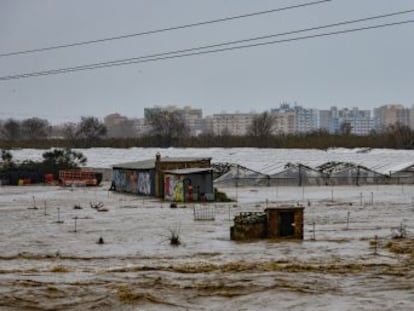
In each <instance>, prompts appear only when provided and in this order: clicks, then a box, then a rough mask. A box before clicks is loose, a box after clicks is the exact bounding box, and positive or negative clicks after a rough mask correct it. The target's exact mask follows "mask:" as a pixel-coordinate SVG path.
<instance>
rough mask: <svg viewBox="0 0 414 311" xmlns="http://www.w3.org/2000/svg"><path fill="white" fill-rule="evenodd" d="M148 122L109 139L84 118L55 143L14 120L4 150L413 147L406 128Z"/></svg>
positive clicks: (164, 115)
mask: <svg viewBox="0 0 414 311" xmlns="http://www.w3.org/2000/svg"><path fill="white" fill-rule="evenodd" d="M146 122H147V124H148V125H149V126H150V128H151V131H150V132H149V133H148V134H147V135H145V136H143V137H135V138H128V137H125V138H107V137H106V133H107V128H106V127H105V125H104V124H103V123H101V122H100V121H99V120H98V119H97V118H94V117H83V118H82V119H81V121H80V122H79V123H78V124H76V123H68V124H65V125H64V127H63V129H62V133H61V137H60V138H59V139H51V138H50V137H49V136H48V133H49V130H48V129H49V127H50V125H49V124H48V122H47V121H46V120H42V119H37V118H31V119H27V120H23V121H21V122H17V121H15V120H12V119H9V120H7V121H6V122H5V123H4V124H3V125H2V126H1V128H0V133H1V138H2V140H0V147H1V148H13V147H26V148H28V147H37V148H50V147H67V148H74V147H76V148H85V147H92V146H96V147H118V148H129V147H133V146H141V147H170V146H176V147H265V148H320V149H325V148H329V147H348V148H355V147H372V148H403V149H413V148H414V131H413V130H411V129H410V128H409V127H408V126H405V125H401V124H395V125H392V126H389V127H388V128H387V129H386V130H385V131H383V132H381V133H376V132H372V133H371V134H370V135H367V136H358V135H353V134H351V131H350V127H349V125H346V124H345V125H344V126H343V127H341V130H340V132H339V133H336V134H329V133H328V132H326V131H323V130H319V131H314V132H310V133H300V134H295V135H286V134H279V135H275V134H274V125H275V121H274V119H273V117H272V116H271V114H269V113H267V112H264V113H262V114H259V115H257V116H256V117H255V118H254V119H253V122H252V124H251V125H250V126H249V128H248V131H247V134H246V135H245V136H231V135H229V134H226V133H222V134H221V135H214V134H212V133H204V134H201V135H199V136H190V135H189V132H190V131H189V129H188V127H187V125H186V123H185V121H184V120H183V118H182V116H181V115H180V114H179V113H176V112H170V111H164V110H161V111H159V112H156V113H152V114H150V115H147V116H146Z"/></svg>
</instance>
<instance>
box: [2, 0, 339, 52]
mask: <svg viewBox="0 0 414 311" xmlns="http://www.w3.org/2000/svg"><path fill="white" fill-rule="evenodd" d="M330 1H332V0H319V1H313V2H306V3H301V4H295V5H291V6H286V7H281V8H275V9H271V10H266V11H259V12H253V13H247V14H243V15H237V16H229V17H224V18H219V19H213V20H207V21H202V22H197V23H191V24H184V25H180V26H173V27H168V28H161V29H155V30H148V31H143V32H138V33H132V34H125V35H119V36H114V37H107V38H102V39H95V40H88V41H79V42H73V43H67V44H62V45H54V46H48V47H42V48H36V49H28V50H21V51H14V52H6V53H1V54H0V57H7V56H15V55H22V54H29V53H36V52H45V51H51V50H57V49H63V48H69V47H75V46H82V45H89V44H96V43H102V42H107V41H113V40H121V39H127V38H132V37H138V36H145V35H152V34H157V33H162V32H167V31H173V30H180V29H185V28H191V27H198V26H203V25H209V24H215V23H222V22H228V21H233V20H237V19H242V18H247V17H253V16H259V15H265V14H270V13H276V12H282V11H287V10H293V9H299V8H303V7H307V6H312V5H319V4H322V3H325V2H330Z"/></svg>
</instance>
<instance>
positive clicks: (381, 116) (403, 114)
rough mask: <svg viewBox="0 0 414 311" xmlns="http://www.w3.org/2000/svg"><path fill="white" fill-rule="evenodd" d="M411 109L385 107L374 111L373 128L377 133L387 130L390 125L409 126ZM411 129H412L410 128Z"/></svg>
mask: <svg viewBox="0 0 414 311" xmlns="http://www.w3.org/2000/svg"><path fill="white" fill-rule="evenodd" d="M411 113H412V109H409V108H406V107H404V106H403V105H395V104H393V105H385V106H381V107H378V108H375V109H374V120H375V128H376V129H377V130H378V131H383V130H385V129H387V127H388V126H390V125H395V124H397V123H398V124H401V125H406V126H411V120H412V117H411ZM411 128H413V127H411Z"/></svg>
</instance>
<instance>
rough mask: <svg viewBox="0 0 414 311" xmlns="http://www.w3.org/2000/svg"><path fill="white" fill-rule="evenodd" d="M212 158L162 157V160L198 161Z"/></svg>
mask: <svg viewBox="0 0 414 311" xmlns="http://www.w3.org/2000/svg"><path fill="white" fill-rule="evenodd" d="M210 160H211V158H208V157H205V158H200V157H161V162H196V161H210Z"/></svg>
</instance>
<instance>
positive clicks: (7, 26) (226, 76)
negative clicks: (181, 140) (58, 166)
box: [0, 0, 414, 123]
mask: <svg viewBox="0 0 414 311" xmlns="http://www.w3.org/2000/svg"><path fill="white" fill-rule="evenodd" d="M312 1H313V0H285V1H283V0H272V1H271V0H255V1H252V0H204V1H202V0H174V1H173V0H122V1H121V0H117V1H116V0H112V1H109V0H71V1H67V0H48V1H47V0H39V1H34V0H0V54H3V53H7V52H15V51H20V50H28V49H35V48H43V47H48V46H54V45H61V44H67V43H73V42H79V41H87V40H94V39H101V38H106V37H113V36H118V35H124V34H131V33H138V32H143V31H148V30H155V29H160V28H166V27H171V26H179V25H183V24H190V23H196V22H201V21H206V20H212V19H218V18H223V17H229V16H236V15H241V14H246V13H252V12H257V11H264V10H269V9H275V8H278V7H284V6H289V5H294V4H301V3H306V2H312ZM408 9H414V1H413V0H332V1H330V2H326V3H323V4H319V5H314V6H308V7H302V8H299V9H295V10H289V11H283V12H276V13H271V14H266V15H261V16H255V17H250V18H244V19H238V20H233V21H228V22H222V23H216V24H210V25H204V26H200V27H192V28H187V29H183V30H177V31H169V32H163V33H159V34H153V35H147V36H139V37H133V38H129V39H124V40H114V41H109V42H104V43H99V44H93V45H86V46H79V47H72V48H65V49H59V50H52V51H47V52H42V53H29V54H24V55H15V56H8V57H0V76H1V77H4V76H8V75H15V74H22V73H30V72H37V71H43V70H49V69H57V68H65V67H71V66H76V65H85V64H91V63H97V62H104V61H112V60H119V59H124V58H131V57H139V56H144V55H150V54H155V53H161V52H166V51H172V50H177V49H184V48H191V47H197V46H202V45H208V44H215V43H221V42H225V41H233V40H239V39H246V38H251V37H256V36H262V35H269V34H276V33H281V32H286V31H291V30H297V29H303V28H307V27H313V26H320V25H324V24H329V23H335V22H339V21H344V20H351V19H356V18H363V17H368V16H374V15H380V14H385V13H390V12H396V11H401V10H408ZM410 19H411V20H414V13H410V14H406V15H401V16H395V17H391V18H386V19H381V20H376V21H370V22H365V23H360V24H355V25H347V26H343V27H337V28H332V29H326V30H322V31H318V32H312V33H306V34H300V35H309V34H316V33H321V32H329V31H336V30H340V29H350V28H356V27H362V26H368V25H374V24H379V23H391V22H396V21H402V20H410ZM296 36H298V35H296ZM291 37H292V36H291ZM283 38H285V37H283ZM286 38H287V37H286ZM276 39H282V37H279V38H276ZM413 39H414V23H410V24H405V25H399V26H394V27H388V28H383V29H376V30H367V31H364V32H358V33H349V34H343V35H336V36H332V37H322V38H316V39H309V40H301V41H295V42H289V43H283V44H274V45H267V46H261V47H254V48H247V49H240V50H236V51H227V52H222V53H215V54H208V55H199V56H190V57H185V58H179V59H172V60H164V61H157V62H148V63H140V64H130V65H126V66H119V67H111V68H102V69H96V70H87V71H81V72H74V73H67V74H59V75H48V76H43V77H33V78H25V79H18V80H8V81H0V107H1V109H0V119H7V118H17V119H23V118H28V117H33V116H36V117H41V118H47V119H49V120H50V121H51V122H52V123H58V122H67V121H79V120H80V117H81V116H97V117H99V118H103V117H104V116H105V115H107V114H110V113H114V112H118V113H121V114H123V115H126V116H128V117H142V116H143V111H144V108H145V107H152V106H154V105H160V106H166V105H178V106H184V105H188V106H192V107H195V108H201V109H203V113H204V115H211V114H213V113H220V112H236V111H240V112H251V111H256V112H262V111H264V110H268V109H270V108H273V107H278V106H279V105H280V103H281V102H290V103H295V102H296V103H297V104H298V105H301V106H304V107H308V108H317V109H329V107H330V106H333V105H336V106H338V107H349V108H351V107H359V108H360V109H372V108H373V107H376V106H381V105H386V104H391V103H398V104H402V105H404V106H407V107H411V106H412V105H413V104H414V61H413V55H414V40H413Z"/></svg>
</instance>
